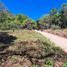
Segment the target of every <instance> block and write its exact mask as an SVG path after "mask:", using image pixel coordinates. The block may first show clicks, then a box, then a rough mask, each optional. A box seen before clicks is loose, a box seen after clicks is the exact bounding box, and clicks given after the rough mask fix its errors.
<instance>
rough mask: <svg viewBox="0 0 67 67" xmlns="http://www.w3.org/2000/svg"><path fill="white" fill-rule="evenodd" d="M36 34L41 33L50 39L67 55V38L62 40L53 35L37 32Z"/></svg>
mask: <svg viewBox="0 0 67 67" xmlns="http://www.w3.org/2000/svg"><path fill="white" fill-rule="evenodd" d="M35 31H36V32H38V33H41V34H42V35H43V36H45V37H47V38H48V39H50V40H51V41H52V42H54V43H55V44H56V45H55V46H58V47H60V48H62V49H63V50H64V51H65V52H66V53H67V38H63V37H60V36H57V35H54V34H50V33H47V32H42V31H37V30H35Z"/></svg>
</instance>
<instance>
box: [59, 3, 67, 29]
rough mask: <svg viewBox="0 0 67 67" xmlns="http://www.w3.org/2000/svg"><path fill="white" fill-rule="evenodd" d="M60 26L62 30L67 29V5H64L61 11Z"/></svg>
mask: <svg viewBox="0 0 67 67" xmlns="http://www.w3.org/2000/svg"><path fill="white" fill-rule="evenodd" d="M60 16H61V19H60V21H61V22H60V26H61V27H62V28H66V27H67V4H63V5H62V7H61V11H60Z"/></svg>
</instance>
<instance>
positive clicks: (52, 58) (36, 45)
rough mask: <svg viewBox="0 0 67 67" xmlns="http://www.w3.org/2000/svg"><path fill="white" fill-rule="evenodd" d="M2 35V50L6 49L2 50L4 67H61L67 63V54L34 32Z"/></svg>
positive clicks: (0, 54)
mask: <svg viewBox="0 0 67 67" xmlns="http://www.w3.org/2000/svg"><path fill="white" fill-rule="evenodd" d="M2 34H3V35H4V36H1V38H2V39H3V38H4V40H2V39H1V40H0V44H1V47H0V48H3V47H4V49H2V50H0V60H1V61H0V66H2V67H3V66H4V67H36V66H37V67H42V66H43V67H49V66H51V67H53V66H56V65H58V67H59V65H62V64H63V63H65V62H67V54H65V53H64V52H63V51H62V50H61V49H60V48H58V47H55V46H54V43H52V42H50V40H49V39H47V38H45V37H43V36H42V35H41V34H39V33H36V32H35V31H34V30H30V31H29V30H23V31H22V30H20V31H17V30H16V31H15V32H8V33H7V32H6V33H5V34H4V32H2ZM2 34H0V35H2ZM6 35H8V37H7V36H6ZM5 38H8V39H5ZM4 45H5V46H4ZM59 53H60V54H59ZM57 63H58V64H57Z"/></svg>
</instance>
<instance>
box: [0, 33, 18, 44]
mask: <svg viewBox="0 0 67 67" xmlns="http://www.w3.org/2000/svg"><path fill="white" fill-rule="evenodd" d="M16 39H17V38H16V37H15V36H12V35H9V34H8V33H6V32H0V44H11V43H13V42H14V40H16Z"/></svg>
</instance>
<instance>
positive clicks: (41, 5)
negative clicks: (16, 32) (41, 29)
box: [2, 0, 67, 20]
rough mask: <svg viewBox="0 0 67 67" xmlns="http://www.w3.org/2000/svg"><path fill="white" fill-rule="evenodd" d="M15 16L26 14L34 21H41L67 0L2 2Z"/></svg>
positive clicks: (3, 0)
mask: <svg viewBox="0 0 67 67" xmlns="http://www.w3.org/2000/svg"><path fill="white" fill-rule="evenodd" d="M2 2H3V3H4V4H5V6H6V7H7V8H8V9H9V11H10V12H12V13H13V14H20V13H22V14H25V15H27V16H28V17H30V18H32V19H35V20H37V19H39V18H40V17H42V16H43V15H45V14H48V13H49V12H50V10H51V9H52V8H56V9H59V8H60V7H61V5H62V4H63V3H67V0H2Z"/></svg>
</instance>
